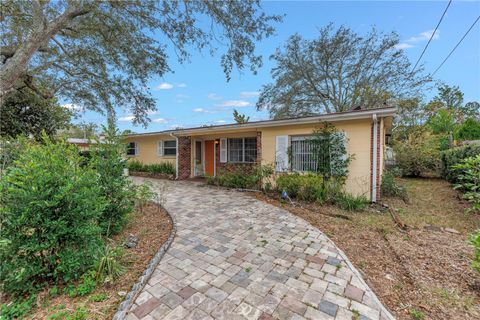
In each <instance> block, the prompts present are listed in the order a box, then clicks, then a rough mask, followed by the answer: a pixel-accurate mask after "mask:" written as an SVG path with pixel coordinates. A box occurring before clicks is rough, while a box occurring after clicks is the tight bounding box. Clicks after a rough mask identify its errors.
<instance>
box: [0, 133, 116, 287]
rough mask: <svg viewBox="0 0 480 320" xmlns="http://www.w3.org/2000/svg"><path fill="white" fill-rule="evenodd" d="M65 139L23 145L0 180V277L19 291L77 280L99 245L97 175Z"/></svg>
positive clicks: (4, 284)
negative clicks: (84, 163)
mask: <svg viewBox="0 0 480 320" xmlns="http://www.w3.org/2000/svg"><path fill="white" fill-rule="evenodd" d="M81 161H82V158H81V157H80V156H79V154H78V149H77V148H76V147H74V146H70V145H67V144H65V143H56V144H54V143H52V142H51V141H49V140H48V139H46V138H45V141H44V145H38V144H25V145H24V149H22V150H20V152H19V155H18V158H17V160H15V161H14V163H13V165H12V166H10V167H8V168H7V169H6V172H5V174H4V176H3V177H2V180H1V181H0V200H1V206H0V225H1V226H2V230H1V239H0V243H1V246H0V261H1V264H0V281H1V283H2V291H3V292H6V293H9V294H14V295H17V296H18V295H20V294H23V293H26V292H34V291H36V290H38V289H39V288H40V287H42V286H43V285H44V284H46V283H47V282H49V281H54V282H59V281H65V282H68V281H70V280H72V279H78V278H79V277H80V276H81V275H82V274H83V273H84V272H85V271H86V270H87V269H88V268H89V267H91V265H92V259H93V257H94V255H95V252H96V251H97V250H98V247H99V246H101V244H102V241H101V232H102V230H101V228H100V227H99V225H98V220H99V218H100V217H101V215H102V212H103V210H104V209H105V207H106V205H107V201H106V200H105V198H104V197H103V196H102V194H103V192H102V190H101V188H100V187H99V184H98V182H99V177H98V175H97V174H96V172H95V171H94V170H92V169H91V168H90V167H81V166H80V164H81Z"/></svg>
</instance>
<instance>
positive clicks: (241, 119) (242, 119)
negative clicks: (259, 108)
mask: <svg viewBox="0 0 480 320" xmlns="http://www.w3.org/2000/svg"><path fill="white" fill-rule="evenodd" d="M233 119H234V120H235V121H236V122H237V123H247V122H248V120H250V117H247V116H246V115H244V114H240V113H238V111H237V110H236V109H233Z"/></svg>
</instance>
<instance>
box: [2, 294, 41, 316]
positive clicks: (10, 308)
mask: <svg viewBox="0 0 480 320" xmlns="http://www.w3.org/2000/svg"><path fill="white" fill-rule="evenodd" d="M36 301H37V295H36V294H31V295H30V296H29V297H28V298H26V299H24V298H16V299H14V300H13V301H12V302H11V303H9V304H2V305H1V306H0V319H21V318H23V316H24V315H26V314H27V313H28V312H29V311H30V310H31V309H32V308H33V307H34V306H35V304H36Z"/></svg>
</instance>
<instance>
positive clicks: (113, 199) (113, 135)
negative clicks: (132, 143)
mask: <svg viewBox="0 0 480 320" xmlns="http://www.w3.org/2000/svg"><path fill="white" fill-rule="evenodd" d="M104 135H105V140H104V141H103V143H97V144H95V147H94V148H92V152H91V159H90V163H91V165H92V166H93V167H94V168H95V170H96V171H97V173H98V177H99V178H98V183H99V187H100V195H101V196H103V197H105V199H106V200H107V205H106V207H105V208H104V210H103V212H102V216H101V217H100V219H99V224H100V227H102V231H103V234H104V235H106V236H107V237H108V236H110V235H112V234H116V233H118V232H120V231H121V229H122V227H123V226H124V225H125V224H126V222H127V218H128V215H129V214H130V213H131V212H132V210H133V205H134V201H133V197H134V194H135V193H134V190H133V188H132V185H131V182H130V180H129V179H128V177H126V176H125V175H124V169H125V168H126V167H127V166H126V161H125V160H124V156H125V146H124V144H123V143H122V142H121V137H120V134H119V132H118V130H117V129H115V128H114V127H113V126H110V127H108V128H104Z"/></svg>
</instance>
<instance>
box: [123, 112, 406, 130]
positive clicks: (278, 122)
mask: <svg viewBox="0 0 480 320" xmlns="http://www.w3.org/2000/svg"><path fill="white" fill-rule="evenodd" d="M396 110H397V109H396V108H395V107H386V108H385V107H384V108H376V109H365V110H350V111H344V112H334V113H327V114H321V115H312V116H307V117H297V118H287V119H274V120H262V121H252V122H247V123H231V124H222V125H215V126H202V127H194V128H184V129H175V130H165V131H155V132H146V133H137V134H129V135H127V137H136V136H149V135H158V134H172V135H189V134H193V133H208V132H215V131H218V130H225V131H235V130H238V129H249V128H250V129H258V128H267V127H278V126H287V125H293V124H310V123H318V122H322V121H332V122H334V121H347V120H357V119H370V118H372V117H373V115H377V116H378V117H392V116H394V115H395V113H396Z"/></svg>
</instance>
